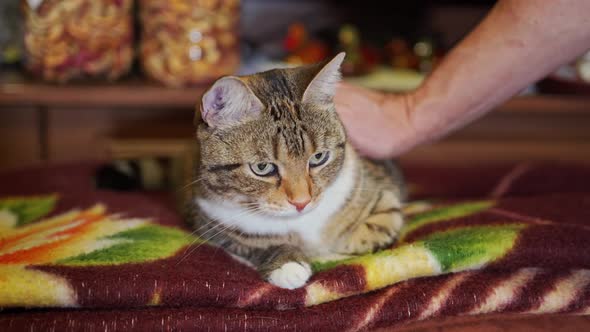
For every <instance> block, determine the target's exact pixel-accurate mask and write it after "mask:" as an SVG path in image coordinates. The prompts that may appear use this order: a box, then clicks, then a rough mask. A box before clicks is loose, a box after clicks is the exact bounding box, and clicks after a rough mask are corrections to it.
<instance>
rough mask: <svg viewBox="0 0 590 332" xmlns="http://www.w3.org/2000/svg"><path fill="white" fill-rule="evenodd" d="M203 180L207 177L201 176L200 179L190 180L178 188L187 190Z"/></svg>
mask: <svg viewBox="0 0 590 332" xmlns="http://www.w3.org/2000/svg"><path fill="white" fill-rule="evenodd" d="M203 180H205V177H200V178H198V179H196V180H194V181H191V182H189V183H187V184H185V185H184V186H182V187H181V188H179V189H178V191H183V190H186V189H188V188H189V187H190V186H192V185H195V184H197V183H199V182H200V181H203Z"/></svg>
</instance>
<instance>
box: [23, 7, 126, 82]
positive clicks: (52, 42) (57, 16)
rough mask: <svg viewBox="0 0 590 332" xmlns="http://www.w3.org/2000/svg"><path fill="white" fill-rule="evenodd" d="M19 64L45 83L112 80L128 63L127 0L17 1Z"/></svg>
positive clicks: (123, 72)
mask: <svg viewBox="0 0 590 332" xmlns="http://www.w3.org/2000/svg"><path fill="white" fill-rule="evenodd" d="M22 5H23V6H22V7H23V11H24V20H25V27H24V30H25V31H24V45H25V65H26V67H27V68H28V69H29V70H30V71H31V72H32V73H33V74H34V75H36V76H39V77H41V78H43V79H45V80H48V81H54V82H61V83H63V82H66V81H70V80H72V79H80V78H95V77H99V78H106V79H109V80H114V79H117V78H119V77H120V76H122V75H124V74H125V73H127V72H128V70H129V68H130V66H131V63H132V60H133V17H132V13H131V8H132V0H22Z"/></svg>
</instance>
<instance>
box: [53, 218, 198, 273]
mask: <svg viewBox="0 0 590 332" xmlns="http://www.w3.org/2000/svg"><path fill="white" fill-rule="evenodd" d="M104 240H107V241H113V242H114V243H115V244H113V245H111V246H109V247H107V248H104V249H100V250H96V251H92V252H90V253H87V254H82V255H78V256H75V257H71V258H67V259H64V260H61V261H58V262H57V264H62V265H78V266H84V265H113V264H123V263H141V262H146V261H151V260H155V259H159V258H165V257H169V256H171V255H173V254H174V253H176V252H177V251H178V250H180V249H181V248H183V247H185V246H187V245H189V244H197V243H201V242H200V240H199V239H196V238H194V237H192V236H189V235H187V233H186V232H184V231H182V230H180V229H176V228H171V227H164V226H159V225H146V226H142V227H139V228H135V229H131V230H128V231H124V232H121V233H118V234H115V235H112V236H108V237H106V238H104Z"/></svg>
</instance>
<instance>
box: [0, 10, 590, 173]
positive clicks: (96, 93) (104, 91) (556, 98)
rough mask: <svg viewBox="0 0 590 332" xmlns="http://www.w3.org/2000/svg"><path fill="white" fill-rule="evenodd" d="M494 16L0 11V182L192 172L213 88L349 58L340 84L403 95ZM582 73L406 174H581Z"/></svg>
mask: <svg viewBox="0 0 590 332" xmlns="http://www.w3.org/2000/svg"><path fill="white" fill-rule="evenodd" d="M493 5H494V1H489V0H470V1H469V0H462V1H461V0H455V1H450V0H449V1H426V0H423V1H366V0H365V1H357V0H349V1H311V0H298V1H287V0H242V1H239V0H170V1H163V0H136V1H133V0H22V1H19V0H2V1H0V66H1V67H0V68H1V73H0V170H1V169H7V168H15V167H23V166H27V165H31V164H40V163H57V162H70V161H81V160H107V159H112V158H119V159H120V158H123V159H124V158H146V157H148V158H159V159H167V160H173V161H174V162H173V163H174V165H176V166H175V167H178V169H177V170H178V172H188V171H187V169H190V160H189V159H190V156H191V155H192V153H193V151H194V144H193V143H194V129H193V116H194V110H195V106H196V105H197V102H198V100H199V98H200V96H201V94H202V93H203V92H204V90H205V89H206V87H207V86H208V84H210V83H211V82H212V81H213V80H214V79H216V78H217V77H219V76H221V75H226V74H235V73H238V74H248V73H252V72H256V71H260V70H264V69H268V68H273V67H282V66H292V65H298V64H302V63H312V62H316V61H320V60H322V59H326V58H329V57H331V56H333V55H334V54H336V53H337V52H339V51H346V52H347V54H348V56H347V60H346V63H345V64H344V67H343V71H344V74H345V79H347V80H349V81H351V82H352V83H354V84H359V85H363V86H366V87H370V88H374V89H378V90H383V91H390V92H402V91H408V90H411V89H414V88H415V87H417V86H418V85H419V84H420V82H421V81H422V80H423V78H424V77H425V76H426V75H428V73H429V72H430V71H431V70H432V69H433V68H435V67H436V66H437V64H438V63H439V62H440V60H441V59H443V58H444V56H445V54H446V52H447V51H448V50H449V49H450V48H451V47H452V46H453V45H455V44H456V43H457V42H458V41H460V40H461V38H462V37H463V36H465V34H466V33H467V32H468V31H469V30H470V29H471V28H473V27H474V26H475V25H476V24H477V22H478V21H479V20H480V19H481V18H482V17H483V16H484V15H485V14H486V12H487V11H488V10H489V9H490V8H491V7H492V6H493ZM482 65H485V64H482ZM589 66H590V56H586V57H581V58H580V59H577V60H576V61H574V62H572V63H570V64H567V65H564V66H563V67H562V68H560V69H559V70H557V71H556V72H555V73H553V74H551V75H550V76H549V77H547V78H545V79H543V80H542V81H540V82H537V83H536V84H534V85H532V86H530V87H528V88H527V89H526V90H525V91H523V92H522V93H521V95H519V96H517V97H514V98H513V99H511V100H510V101H508V102H507V103H505V104H504V105H502V106H501V107H499V109H498V110H497V111H496V112H492V113H491V114H490V115H488V116H486V117H485V118H483V119H481V120H479V121H477V122H475V123H473V124H472V125H470V126H468V127H466V128H464V129H462V130H461V131H459V132H457V133H455V134H453V135H452V136H450V137H448V138H446V139H444V140H442V141H440V142H437V143H435V144H432V145H429V146H424V147H421V148H418V149H416V150H415V151H412V152H410V153H408V154H407V155H405V156H403V157H402V162H406V163H442V164H462V165H476V164H478V163H488V164H489V163H506V162H514V161H521V160H533V161H538V160H541V161H544V160H551V161H577V162H580V161H583V162H588V161H590V87H589V84H590V68H589ZM359 111H362V110H359Z"/></svg>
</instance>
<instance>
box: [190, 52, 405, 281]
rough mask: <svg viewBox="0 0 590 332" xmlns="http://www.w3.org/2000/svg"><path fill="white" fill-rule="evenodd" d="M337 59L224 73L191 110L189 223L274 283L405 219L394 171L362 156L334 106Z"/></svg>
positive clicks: (372, 244) (360, 245) (370, 240)
mask: <svg viewBox="0 0 590 332" xmlns="http://www.w3.org/2000/svg"><path fill="white" fill-rule="evenodd" d="M343 59H344V53H340V54H339V55H337V56H336V57H335V58H334V59H332V60H331V61H329V62H328V63H326V64H324V65H321V64H318V65H311V66H303V67H298V68H291V69H275V70H270V71H266V72H262V73H257V74H254V75H250V76H243V77H236V76H226V77H222V78H220V79H219V80H218V81H216V82H215V84H213V86H212V87H211V88H210V89H209V90H208V91H207V92H206V93H205V94H204V96H203V98H202V102H201V105H200V112H198V113H197V116H196V119H197V124H198V129H197V134H198V139H199V142H200V158H201V162H200V166H199V177H198V179H197V180H196V181H195V188H194V189H195V193H194V196H193V199H192V200H191V203H190V204H189V206H190V209H189V211H188V212H189V217H190V220H191V222H192V223H193V224H194V226H195V227H196V233H197V234H198V235H200V236H201V237H202V238H204V239H208V240H209V241H210V242H212V243H214V244H216V245H218V246H220V247H222V248H224V249H225V250H227V251H228V252H230V253H232V254H233V255H234V256H238V257H241V258H244V259H245V260H246V261H248V262H250V263H251V264H253V265H254V266H255V267H256V268H257V270H258V271H259V272H260V274H261V275H262V277H264V278H265V279H267V280H268V281H269V282H271V283H272V284H274V285H276V286H279V287H282V288H289V289H293V288H298V287H301V286H302V285H304V284H305V282H306V281H307V280H308V278H309V277H310V276H311V274H312V271H311V268H310V264H309V262H310V258H311V257H322V256H333V255H335V254H337V255H338V254H339V255H356V254H363V253H367V252H372V251H375V250H378V249H380V248H383V247H385V246H388V245H391V244H392V242H393V241H394V240H395V238H396V235H397V232H398V231H399V229H400V227H401V226H402V223H403V216H402V213H401V210H400V209H401V204H402V201H403V199H404V196H405V193H404V184H403V181H402V177H401V174H400V172H399V171H398V169H397V168H396V167H395V166H394V165H393V164H392V163H378V162H375V161H371V160H367V159H363V158H360V157H359V156H358V155H357V153H356V152H355V150H354V149H353V148H352V147H351V146H350V145H349V144H348V143H347V141H346V133H345V131H344V128H343V126H342V124H341V122H340V120H339V118H338V116H337V114H336V111H335V108H334V103H333V97H334V93H335V89H336V85H337V83H338V82H339V80H340V71H339V68H340V65H341V63H342V61H343ZM359 111H362V110H359Z"/></svg>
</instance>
